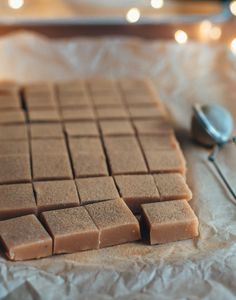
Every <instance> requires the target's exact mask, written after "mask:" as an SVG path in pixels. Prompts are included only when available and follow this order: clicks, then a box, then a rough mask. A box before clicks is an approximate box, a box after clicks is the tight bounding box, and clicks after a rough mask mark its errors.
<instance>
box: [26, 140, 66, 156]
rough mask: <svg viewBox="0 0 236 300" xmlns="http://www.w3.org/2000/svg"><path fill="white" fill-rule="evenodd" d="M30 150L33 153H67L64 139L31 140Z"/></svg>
mask: <svg viewBox="0 0 236 300" xmlns="http://www.w3.org/2000/svg"><path fill="white" fill-rule="evenodd" d="M31 151H32V153H33V155H34V154H50V155H58V154H63V155H66V154H67V148H66V144H65V141H64V139H53V138H51V139H37V140H32V141H31Z"/></svg>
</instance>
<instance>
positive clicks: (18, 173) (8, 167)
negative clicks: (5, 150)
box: [0, 155, 31, 184]
mask: <svg viewBox="0 0 236 300" xmlns="http://www.w3.org/2000/svg"><path fill="white" fill-rule="evenodd" d="M0 166H1V168H0V183H1V184H2V183H18V182H30V181H31V168H30V158H29V155H5V156H0Z"/></svg>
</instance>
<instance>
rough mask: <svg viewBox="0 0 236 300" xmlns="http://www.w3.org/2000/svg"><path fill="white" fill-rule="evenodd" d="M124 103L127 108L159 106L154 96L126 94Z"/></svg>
mask: <svg viewBox="0 0 236 300" xmlns="http://www.w3.org/2000/svg"><path fill="white" fill-rule="evenodd" d="M124 101H125V102H126V104H127V106H147V105H154V104H157V103H158V102H157V99H156V98H155V96H154V95H153V94H144V95H143V94H140V93H137V94H132V93H130V94H126V95H124Z"/></svg>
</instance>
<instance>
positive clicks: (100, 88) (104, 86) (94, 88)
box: [87, 78, 117, 94]
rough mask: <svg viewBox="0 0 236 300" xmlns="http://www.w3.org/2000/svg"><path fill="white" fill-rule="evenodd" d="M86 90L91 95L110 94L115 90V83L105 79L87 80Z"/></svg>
mask: <svg viewBox="0 0 236 300" xmlns="http://www.w3.org/2000/svg"><path fill="white" fill-rule="evenodd" d="M87 85H88V89H89V91H90V92H91V93H92V94H96V93H97V94H98V93H100V94H101V93H102V94H105V93H111V91H114V90H116V88H117V87H116V81H115V80H114V79H107V78H91V79H88V80H87Z"/></svg>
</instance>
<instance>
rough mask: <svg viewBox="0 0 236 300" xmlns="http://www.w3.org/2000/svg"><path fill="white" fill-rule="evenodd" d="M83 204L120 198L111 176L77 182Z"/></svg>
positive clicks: (83, 179) (78, 180)
mask: <svg viewBox="0 0 236 300" xmlns="http://www.w3.org/2000/svg"><path fill="white" fill-rule="evenodd" d="M76 185H77V188H78V193H79V196H80V200H81V204H88V203H93V202H98V201H104V200H111V199H116V198H119V193H118V191H117V188H116V186H115V183H114V180H113V178H112V177H110V176H106V177H94V178H92V177H90V178H81V179H77V180H76Z"/></svg>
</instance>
